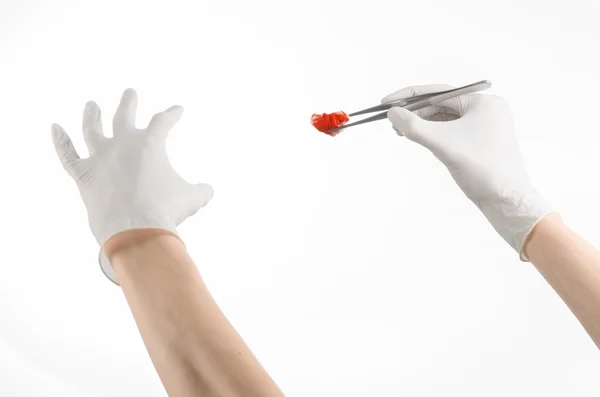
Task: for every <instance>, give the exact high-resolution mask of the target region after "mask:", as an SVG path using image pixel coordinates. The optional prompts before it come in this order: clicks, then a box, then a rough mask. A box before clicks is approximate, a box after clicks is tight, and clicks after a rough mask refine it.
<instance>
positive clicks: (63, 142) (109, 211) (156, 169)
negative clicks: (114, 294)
mask: <svg viewBox="0 0 600 397" xmlns="http://www.w3.org/2000/svg"><path fill="white" fill-rule="evenodd" d="M136 108H137V94H136V92H135V91H134V90H132V89H127V90H125V92H124V93H123V96H122V98H121V103H120V105H119V108H118V109H117V112H116V114H115V116H114V119H113V137H112V138H107V137H105V136H104V134H103V132H102V121H101V116H100V108H99V107H98V105H97V104H96V103H94V102H88V103H87V104H86V107H85V110H84V114H83V135H84V138H85V142H86V144H87V147H88V150H89V153H90V156H89V157H88V158H85V159H82V158H80V157H79V155H78V154H77V151H76V150H75V148H74V147H73V143H72V142H71V139H70V138H69V136H68V135H67V134H66V133H65V131H64V130H63V129H62V127H60V126H59V125H57V124H54V125H52V140H53V142H54V147H55V148H56V152H57V154H58V157H59V159H60V161H61V163H62V165H63V167H64V168H65V170H66V171H67V172H68V173H69V175H71V177H72V178H73V179H74V180H75V182H76V183H77V186H78V188H79V192H80V194H81V198H82V199H83V202H84V204H85V207H86V209H87V212H88V220H89V225H90V228H91V230H92V233H93V234H94V236H95V237H96V240H97V241H98V244H99V245H100V255H99V261H100V266H101V268H102V271H103V272H104V274H105V275H106V276H107V277H108V278H109V279H110V280H111V281H113V282H114V283H115V284H117V285H118V281H117V278H116V275H115V272H114V270H113V268H112V265H111V264H110V262H109V261H108V259H107V258H106V256H105V255H104V250H103V248H104V244H105V243H106V242H107V241H108V240H109V239H110V238H111V237H112V236H114V235H115V234H117V233H120V232H123V231H126V230H131V229H148V228H157V229H164V230H167V231H169V232H171V233H173V234H174V235H176V236H177V230H176V227H177V226H178V225H179V224H180V223H181V222H183V221H184V220H185V219H186V218H187V217H189V216H191V215H193V214H194V213H196V212H197V211H198V210H199V209H200V208H201V207H203V206H205V205H206V204H207V203H208V202H209V201H210V199H211V198H212V196H213V189H212V187H211V186H210V185H206V184H197V185H192V184H189V183H188V182H186V181H185V180H183V178H181V177H180V176H179V174H177V172H176V171H175V170H174V169H173V167H172V166H171V163H170V162H169V159H168V157H167V152H166V139H167V135H168V133H169V131H170V130H171V129H172V128H173V127H174V126H175V124H176V123H177V122H178V121H179V119H180V118H181V116H182V114H183V108H182V107H181V106H173V107H171V108H169V109H167V110H165V111H164V112H161V113H158V114H156V115H155V116H154V117H153V118H152V120H151V121H150V123H149V125H148V127H147V128H145V129H139V128H136V127H135V114H136Z"/></svg>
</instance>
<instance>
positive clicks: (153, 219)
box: [96, 214, 179, 285]
mask: <svg viewBox="0 0 600 397" xmlns="http://www.w3.org/2000/svg"><path fill="white" fill-rule="evenodd" d="M153 215H154V216H153ZM157 215H158V214H150V215H149V216H148V215H144V216H139V217H136V218H125V217H124V218H121V219H118V217H115V218H114V219H118V220H117V221H115V222H112V223H111V222H109V223H108V224H105V225H104V228H103V230H104V232H102V233H99V234H98V235H97V237H96V240H97V241H98V244H99V245H100V253H99V254H98V263H99V264H100V269H101V270H102V273H104V275H105V276H106V277H107V278H108V279H109V280H110V281H112V282H113V283H114V284H116V285H119V281H118V279H117V275H116V273H115V270H114V268H113V266H112V264H111V263H110V261H109V260H108V258H107V257H106V255H105V253H104V245H105V244H106V242H107V241H108V240H109V239H110V238H111V237H113V236H115V235H116V234H118V233H122V232H125V231H128V230H134V229H162V230H166V231H168V232H170V233H172V234H173V235H175V236H176V237H178V238H179V234H178V233H177V228H176V226H175V223H174V222H172V221H165V219H166V217H164V216H157Z"/></svg>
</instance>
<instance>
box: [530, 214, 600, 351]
mask: <svg viewBox="0 0 600 397" xmlns="http://www.w3.org/2000/svg"><path fill="white" fill-rule="evenodd" d="M524 252H525V254H526V255H527V258H528V259H529V260H530V261H531V263H533V265H534V266H535V267H536V269H537V270H538V271H539V272H540V273H541V275H542V276H543V277H544V278H545V279H546V281H547V282H548V284H550V286H551V287H552V288H553V289H554V290H555V291H556V293H557V294H558V295H559V296H560V297H561V298H562V300H563V301H564V302H565V303H566V305H567V306H568V307H569V309H571V311H572V312H573V314H574V315H575V316H576V317H577V319H578V320H579V322H580V323H581V325H583V327H584V328H585V330H586V331H587V333H588V334H589V335H590V337H591V338H592V340H593V341H594V343H595V344H596V346H597V347H598V348H599V349H600V252H599V251H598V250H597V249H596V248H594V247H593V246H592V245H591V244H590V243H588V242H587V241H585V240H584V239H583V238H581V237H579V236H578V235H577V234H575V233H574V232H573V231H571V230H570V229H569V228H568V227H567V226H566V225H565V224H564V223H563V221H562V219H561V218H560V217H559V216H558V215H556V214H550V215H548V216H546V217H544V218H542V219H541V220H540V222H538V224H537V225H536V226H535V227H534V228H533V230H532V231H531V234H530V236H529V238H528V240H527V242H526V244H525V247H524Z"/></svg>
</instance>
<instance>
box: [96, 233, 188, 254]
mask: <svg viewBox="0 0 600 397" xmlns="http://www.w3.org/2000/svg"><path fill="white" fill-rule="evenodd" d="M173 239H175V240H177V241H178V242H180V243H181V244H183V241H181V239H180V238H179V236H177V235H176V234H175V233H173V232H171V231H169V230H166V229H158V228H152V229H132V230H126V231H124V232H121V233H117V234H115V235H114V236H112V237H111V238H110V239H108V241H107V242H106V244H104V254H105V255H106V257H107V258H108V260H109V261H111V262H113V261H114V259H115V258H116V257H118V256H129V255H134V254H135V253H136V252H141V251H143V250H144V248H145V247H148V246H150V245H153V246H156V245H157V244H158V245H160V244H162V243H163V242H164V241H165V240H169V241H171V240H173Z"/></svg>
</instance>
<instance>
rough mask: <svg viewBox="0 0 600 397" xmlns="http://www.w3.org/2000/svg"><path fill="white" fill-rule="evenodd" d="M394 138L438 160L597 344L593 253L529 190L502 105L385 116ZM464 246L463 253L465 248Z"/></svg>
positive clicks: (473, 98) (470, 101)
mask: <svg viewBox="0 0 600 397" xmlns="http://www.w3.org/2000/svg"><path fill="white" fill-rule="evenodd" d="M450 88H452V87H450V86H446V85H432V86H417V87H408V88H405V89H403V90H400V91H397V92H395V93H393V94H391V95H388V96H387V97H385V98H383V100H382V102H388V101H392V100H395V99H398V98H403V97H409V96H413V95H419V94H426V93H431V92H435V91H443V90H446V89H450ZM388 118H389V120H390V121H391V123H392V125H393V127H394V129H395V130H396V132H397V133H398V134H399V135H401V136H405V137H406V138H408V139H409V140H411V141H413V142H416V143H418V144H420V145H422V146H424V147H425V148H427V149H429V150H430V151H431V153H432V154H433V155H434V156H435V157H437V159H438V160H440V161H441V162H442V163H443V164H444V165H445V166H446V167H447V169H448V171H449V172H450V175H451V176H452V178H453V179H454V180H455V182H456V183H457V185H458V186H459V187H460V188H461V190H462V191H463V192H464V193H465V195H466V196H467V197H468V198H469V199H470V200H471V201H472V202H473V204H475V205H476V206H477V208H479V210H480V211H481V212H482V213H483V215H484V216H485V217H486V218H487V219H488V221H489V222H490V224H491V225H492V226H493V227H494V229H495V230H496V231H497V232H498V234H500V236H501V237H502V238H503V239H504V240H505V241H506V242H507V243H508V244H509V245H510V246H511V247H512V248H513V249H514V250H515V251H516V252H517V253H518V254H519V256H520V258H521V260H523V261H528V260H531V261H532V262H533V264H534V265H535V266H536V268H537V269H538V270H539V271H540V273H541V274H542V275H543V276H544V277H545V278H546V280H548V282H549V283H550V285H551V286H552V287H553V288H554V289H555V290H556V292H557V293H558V294H559V295H560V297H561V298H562V299H563V300H564V301H565V303H566V304H567V305H568V307H569V308H570V309H571V310H572V311H573V313H574V314H575V316H576V317H577V318H578V319H579V320H580V322H581V323H582V325H583V326H584V328H585V330H586V331H587V332H588V334H589V335H590V336H591V337H592V339H593V340H594V342H595V343H596V344H597V345H598V340H599V336H598V333H599V331H598V330H599V329H600V315H599V314H600V282H599V280H600V264H599V263H600V261H599V256H600V255H599V254H598V252H597V251H596V250H595V249H594V248H593V247H591V245H589V244H588V243H586V242H584V240H583V239H581V238H580V237H578V236H577V235H576V234H575V233H573V232H572V231H570V230H569V229H568V228H566V226H564V225H563V224H562V223H561V222H559V221H557V219H559V218H557V215H556V214H554V213H553V210H552V208H550V206H549V205H548V204H547V203H546V202H545V201H544V199H543V198H542V197H541V196H540V194H539V193H538V192H537V190H536V189H535V188H534V187H533V186H532V184H531V182H530V180H529V177H528V175H527V172H526V171H525V167H524V165H523V160H522V157H521V152H520V148H519V145H518V143H517V139H516V135H515V133H514V125H513V119H512V115H511V112H510V108H509V106H508V104H507V102H506V101H505V100H504V99H503V98H501V97H498V96H496V95H482V94H471V95H466V96H460V97H457V98H454V99H451V100H448V101H444V102H442V103H440V104H437V105H436V106H432V107H429V108H425V109H422V110H419V111H415V112H414V113H413V112H409V111H407V110H406V109H402V108H393V109H391V110H390V111H389V112H388ZM465 248H468V246H467V247H465Z"/></svg>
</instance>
